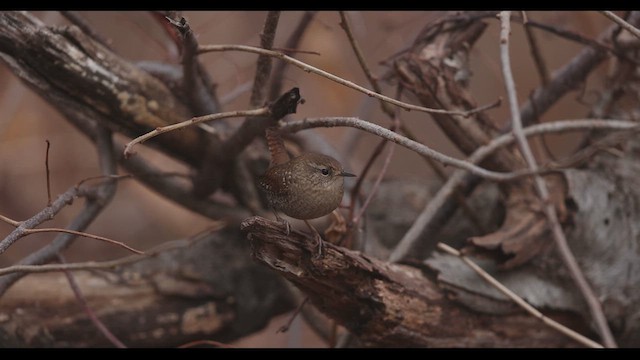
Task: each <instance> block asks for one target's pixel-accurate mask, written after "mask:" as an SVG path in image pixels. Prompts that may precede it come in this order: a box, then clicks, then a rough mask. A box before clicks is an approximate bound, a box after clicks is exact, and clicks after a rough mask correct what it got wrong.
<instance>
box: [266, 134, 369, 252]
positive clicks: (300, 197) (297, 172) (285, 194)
mask: <svg viewBox="0 0 640 360" xmlns="http://www.w3.org/2000/svg"><path fill="white" fill-rule="evenodd" d="M266 136H267V144H268V145H269V148H270V150H271V155H272V156H271V157H272V163H271V165H270V166H269V168H268V169H267V170H266V172H265V173H264V175H262V176H261V177H260V178H259V180H258V185H259V188H260V189H261V190H262V192H263V193H264V194H265V196H266V198H267V202H268V203H269V206H270V207H271V208H272V210H274V213H275V215H276V219H278V221H280V222H283V223H285V224H286V226H287V232H288V231H289V224H288V222H286V221H284V219H282V218H281V217H280V216H279V215H278V212H282V213H283V214H285V215H287V216H289V217H291V218H294V219H299V220H303V221H304V222H305V223H306V224H307V226H308V227H309V228H310V229H311V230H312V231H313V232H314V233H315V238H316V241H317V242H318V244H317V247H318V252H317V257H320V256H322V247H323V245H322V238H321V237H320V234H319V233H318V231H317V230H316V229H315V228H314V227H313V226H311V224H310V223H309V222H308V220H311V219H316V218H319V217H322V216H325V215H328V214H329V213H331V212H332V211H333V210H335V209H336V208H338V206H340V203H341V202H342V197H343V195H344V178H345V177H355V176H356V175H354V174H351V173H348V172H345V171H344V169H343V167H342V164H341V163H340V162H339V161H338V160H336V159H334V158H333V157H331V156H328V155H324V154H319V153H314V152H305V153H302V154H301V155H300V156H298V157H295V158H293V159H289V155H288V154H287V153H286V150H285V149H284V143H283V142H282V139H281V137H280V136H279V134H278V133H277V131H275V130H272V129H267V132H266Z"/></svg>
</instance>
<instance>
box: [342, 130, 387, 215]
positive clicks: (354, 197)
mask: <svg viewBox="0 0 640 360" xmlns="http://www.w3.org/2000/svg"><path fill="white" fill-rule="evenodd" d="M387 142H388V141H387V140H386V139H382V140H380V142H379V143H378V145H376V147H375V148H374V149H373V151H372V152H371V154H370V155H369V158H368V159H367V162H366V163H365V164H364V167H363V168H362V171H361V172H360V174H359V176H358V179H357V180H356V184H355V185H354V186H353V188H352V189H351V203H350V204H349V219H350V220H351V221H353V220H352V219H354V217H355V214H354V213H355V207H356V201H357V200H358V197H359V195H360V188H362V184H363V183H364V179H365V178H366V177H367V174H368V173H369V170H370V169H371V167H372V166H373V163H374V162H375V161H376V159H377V158H378V156H380V154H381V153H382V150H383V149H384V147H385V146H386V145H387Z"/></svg>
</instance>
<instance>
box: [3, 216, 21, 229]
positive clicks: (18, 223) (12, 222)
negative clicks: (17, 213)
mask: <svg viewBox="0 0 640 360" xmlns="http://www.w3.org/2000/svg"><path fill="white" fill-rule="evenodd" d="M0 220H2V221H4V222H6V223H7V224H9V225H12V226H13V227H18V226H20V224H22V222H20V221H15V220H13V219H10V218H8V217H6V216H4V215H0Z"/></svg>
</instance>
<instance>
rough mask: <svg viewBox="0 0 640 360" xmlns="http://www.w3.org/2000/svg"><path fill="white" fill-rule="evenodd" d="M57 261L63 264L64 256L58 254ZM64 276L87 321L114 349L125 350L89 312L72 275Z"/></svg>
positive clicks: (92, 313) (67, 272)
mask: <svg viewBox="0 0 640 360" xmlns="http://www.w3.org/2000/svg"><path fill="white" fill-rule="evenodd" d="M58 259H60V262H62V263H65V259H64V256H62V254H58ZM64 275H65V276H66V277H67V280H68V281H69V286H70V287H71V290H72V291H73V294H74V295H75V296H76V299H78V302H79V303H80V306H82V308H83V309H84V312H85V313H87V315H88V316H89V319H91V322H92V323H93V324H94V325H95V327H96V328H97V329H98V331H100V332H101V333H102V335H104V336H105V337H106V338H107V339H108V340H109V341H110V342H111V343H112V344H113V345H115V347H117V348H119V349H124V348H126V346H125V345H124V344H123V343H122V341H120V340H119V339H118V338H117V337H116V336H115V335H113V333H112V332H111V331H109V329H108V328H107V327H106V326H105V325H104V323H102V321H100V319H99V318H98V317H97V316H96V314H95V313H94V312H93V310H91V307H90V306H89V304H88V303H87V299H86V298H85V297H84V295H83V294H82V291H81V290H80V287H79V286H78V283H77V282H76V279H75V278H74V277H73V274H71V273H70V272H69V271H65V272H64Z"/></svg>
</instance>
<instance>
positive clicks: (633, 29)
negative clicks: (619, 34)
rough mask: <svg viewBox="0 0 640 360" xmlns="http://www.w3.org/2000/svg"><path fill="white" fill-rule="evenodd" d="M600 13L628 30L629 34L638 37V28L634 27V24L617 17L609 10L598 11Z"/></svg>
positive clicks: (639, 35) (639, 32) (639, 31)
mask: <svg viewBox="0 0 640 360" xmlns="http://www.w3.org/2000/svg"><path fill="white" fill-rule="evenodd" d="M600 13H601V14H602V15H604V16H606V17H608V18H609V19H611V20H612V21H613V22H615V23H616V24H618V25H620V26H621V27H622V28H623V29H625V30H627V31H628V32H630V33H631V34H633V36H635V37H637V38H638V39H640V30H638V28H637V27H635V26H633V25H631V24H629V23H628V22H626V21H624V19H623V18H621V17H619V16H618V15H616V14H614V13H613V12H611V11H600Z"/></svg>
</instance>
